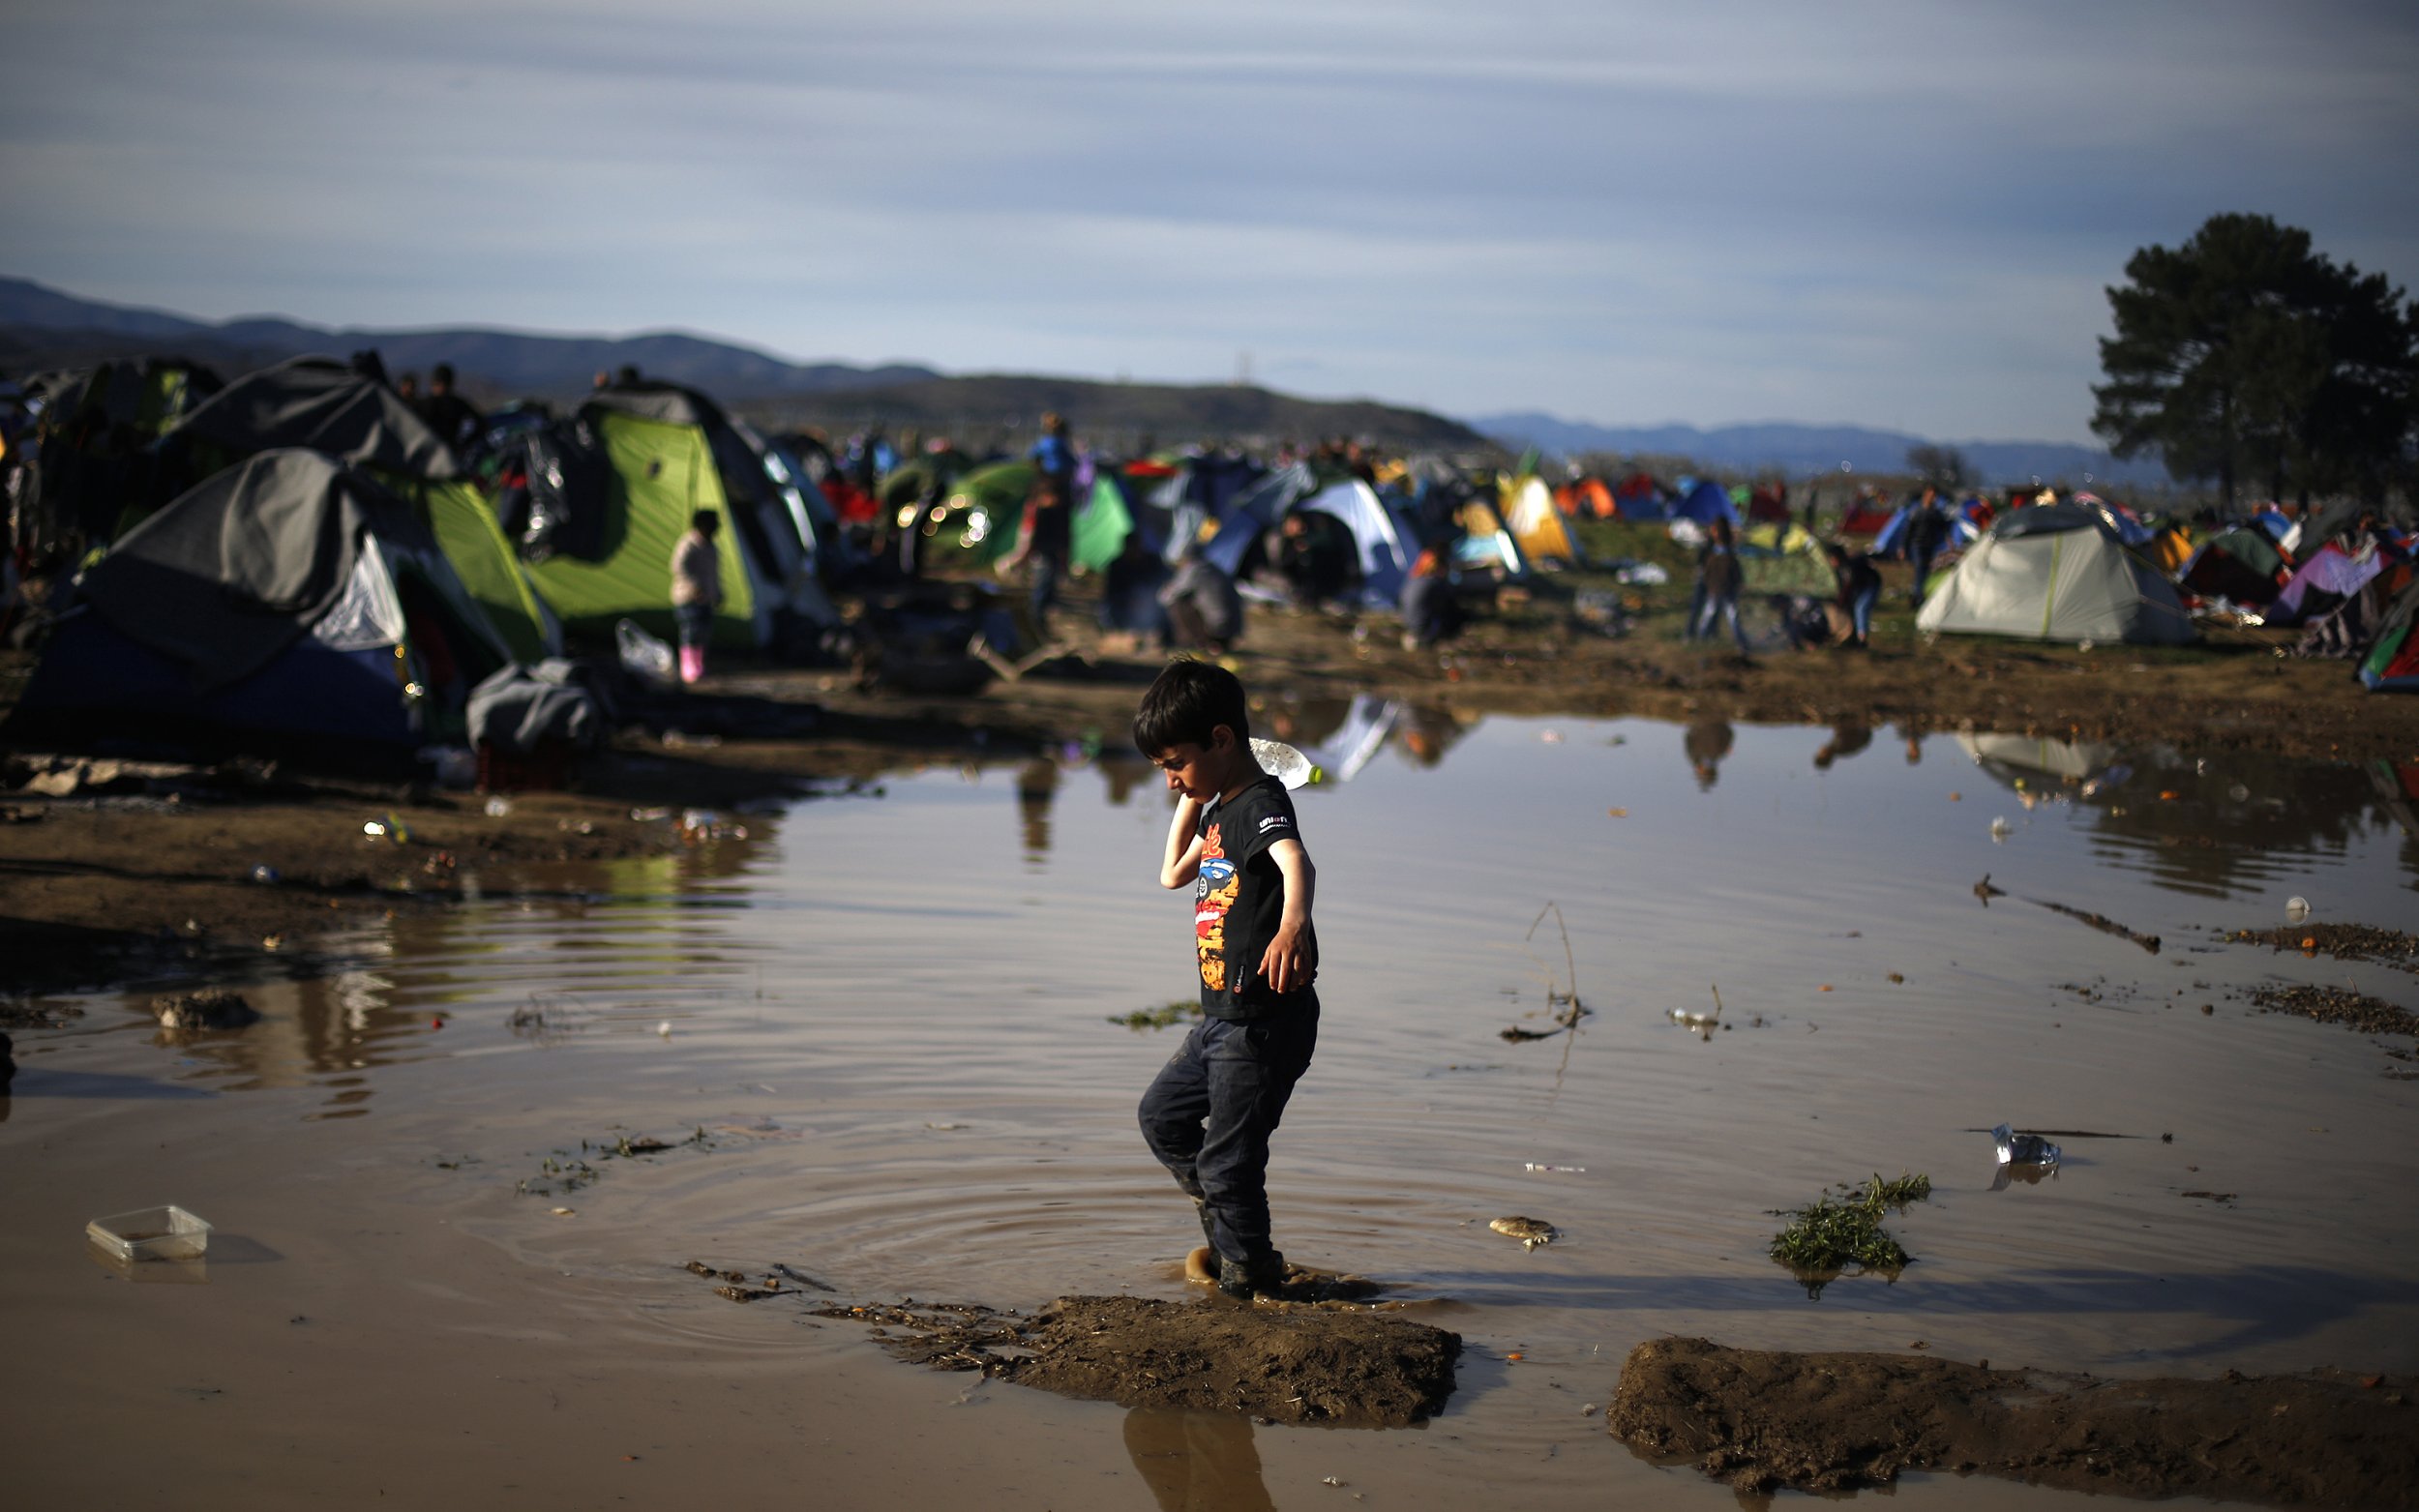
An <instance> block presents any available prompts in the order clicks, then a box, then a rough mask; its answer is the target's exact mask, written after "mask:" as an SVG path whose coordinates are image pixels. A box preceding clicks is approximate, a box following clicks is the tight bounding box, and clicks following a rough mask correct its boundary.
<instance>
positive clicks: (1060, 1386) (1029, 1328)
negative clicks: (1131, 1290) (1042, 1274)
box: [724, 1291, 1461, 1428]
mask: <svg viewBox="0 0 2419 1512" xmlns="http://www.w3.org/2000/svg"><path fill="white" fill-rule="evenodd" d="M724 1294H726V1295H729V1294H730V1293H729V1292H728V1291H726V1292H725V1293H724ZM760 1294H769V1293H760ZM813 1311H814V1312H815V1313H816V1314H817V1316H819V1317H824V1318H837V1319H853V1320H856V1321H862V1322H867V1323H871V1324H874V1325H875V1332H876V1333H877V1334H878V1335H881V1336H882V1337H883V1339H884V1342H885V1344H886V1346H887V1348H888V1349H890V1352H891V1353H893V1354H895V1355H897V1356H898V1357H899V1358H901V1359H904V1360H908V1361H910V1362H911V1363H915V1364H920V1365H927V1366H930V1367H932V1368H933V1369H935V1370H964V1371H980V1372H981V1373H982V1374H983V1375H985V1376H987V1377H993V1378H997V1379H1006V1380H1012V1381H1015V1382H1016V1383H1017V1384H1019V1385H1023V1386H1031V1387H1033V1388H1034V1389H1035V1390H1039V1391H1049V1392H1055V1393H1057V1394H1058V1395H1060V1396H1062V1397H1075V1398H1077V1399H1079V1400H1083V1401H1088V1402H1115V1403H1117V1404H1118V1405H1120V1407H1127V1408H1207V1409H1209V1410H1213V1411H1229V1412H1239V1413H1244V1414H1248V1415H1250V1416H1253V1417H1257V1418H1262V1419H1265V1420H1267V1421H1270V1422H1277V1423H1324V1424H1329V1425H1331V1426H1336V1427H1346V1428H1401V1427H1405V1426H1408V1425H1410V1424H1413V1423H1417V1422H1421V1421H1423V1420H1425V1419H1427V1418H1429V1417H1431V1416H1433V1415H1435V1414H1436V1413H1437V1412H1439V1411H1441V1410H1443V1408H1444V1406H1445V1401H1446V1399H1447V1398H1448V1397H1449V1396H1450V1395H1452V1390H1453V1362H1454V1360H1455V1359H1457V1358H1458V1357H1459V1356H1460V1353H1461V1336H1460V1335H1459V1334H1453V1333H1447V1332H1446V1331H1445V1330H1443V1329H1441V1328H1431V1327H1429V1326H1428V1325H1427V1324H1425V1323H1419V1322H1415V1321H1413V1320H1411V1319H1406V1318H1400V1317H1395V1316H1391V1315H1389V1314H1387V1313H1382V1312H1373V1311H1370V1310H1369V1309H1367V1308H1357V1307H1339V1306H1323V1305H1320V1304H1318V1303H1312V1302H1262V1303H1257V1304H1246V1303H1239V1302H1227V1301H1223V1300H1221V1299H1217V1298H1208V1299H1203V1300H1198V1301H1193V1302H1167V1301H1161V1300H1158V1299H1155V1298H1150V1297H1135V1296H1066V1297H1060V1298H1059V1299H1058V1300H1056V1301H1054V1302H1052V1303H1050V1304H1049V1305H1048V1306H1046V1307H1044V1308H1042V1309H1040V1310H1039V1311H1038V1312H1036V1313H1034V1314H1033V1315H1031V1316H1030V1317H1024V1316H1020V1315H1019V1314H1017V1313H1015V1312H1013V1311H1000V1310H998V1309H994V1308H990V1307H985V1306H982V1305H980V1304H975V1303H922V1304H918V1303H915V1302H913V1301H909V1302H906V1303H902V1304H900V1305H898V1306H895V1307H892V1306H874V1307H863V1306H858V1307H851V1306H843V1305H839V1304H825V1305H822V1306H819V1307H817V1308H815V1309H813ZM894 1329H896V1330H898V1331H897V1332H896V1333H893V1332H892V1330H894Z"/></svg>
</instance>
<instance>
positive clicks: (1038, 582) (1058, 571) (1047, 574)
mask: <svg viewBox="0 0 2419 1512" xmlns="http://www.w3.org/2000/svg"><path fill="white" fill-rule="evenodd" d="M1067 498H1068V495H1067V491H1066V484H1065V483H1064V482H1062V481H1061V480H1060V478H1059V477H1058V475H1056V474H1054V473H1047V472H1036V473H1034V474H1033V486H1032V488H1031V489H1030V490H1029V491H1028V492H1027V493H1026V495H1025V519H1024V523H1023V524H1022V525H1021V526H1020V527H1019V528H1018V531H1017V541H1016V549H1014V550H1012V551H1010V552H1009V553H1008V554H1007V555H1005V556H1003V557H1001V558H1000V565H999V567H998V569H997V571H998V572H999V574H1000V576H1001V577H1003V578H1004V577H1006V576H1007V575H1008V574H1009V573H1011V572H1013V571H1015V570H1016V567H1017V566H1018V564H1019V563H1022V562H1027V561H1030V562H1031V563H1032V564H1033V573H1032V584H1033V594H1032V608H1033V631H1034V633H1035V634H1036V635H1040V636H1043V637H1047V636H1048V635H1049V634H1050V609H1051V607H1052V606H1053V605H1055V604H1057V603H1058V602H1059V579H1060V578H1061V577H1062V576H1064V575H1065V572H1066V563H1067V557H1068V555H1069V554H1070V553H1071V552H1072V551H1073V550H1074V543H1075V523H1074V521H1075V511H1074V509H1073V508H1072V507H1071V506H1070V505H1069V504H1068V503H1067Z"/></svg>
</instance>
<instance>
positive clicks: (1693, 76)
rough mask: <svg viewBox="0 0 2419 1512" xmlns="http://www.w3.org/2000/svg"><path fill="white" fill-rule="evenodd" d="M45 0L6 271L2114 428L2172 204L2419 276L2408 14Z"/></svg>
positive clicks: (2040, 2)
mask: <svg viewBox="0 0 2419 1512" xmlns="http://www.w3.org/2000/svg"><path fill="white" fill-rule="evenodd" d="M9 10H10V13H11V14H10V15H8V17H7V19H6V23H5V29H4V31H0V35H4V36H5V38H6V52H5V62H0V76H5V78H6V87H5V88H0V273H11V274H15V275H18V276H22V277H28V278H33V279H38V280H40V281H42V282H46V283H50V284H53V285H56V286H59V287H63V288H65V289H67V290H69V291H71V292H74V293H78V294H83V295H86V296H90V297H94V298H101V299H107V300H112V301H118V302H125V303H133V304H141V305H148V306H156V307H160V308H164V309H169V310H173V311H178V312H181V313H187V314H193V315H198V316H202V317H205V318H212V319H217V318H224V317H228V316H233V315H238V314H255V313H277V314H284V315H289V316H293V317H295V318H298V319H303V320H309V321H314V322H320V323H342V324H357V325H457V324H478V325H496V326H508V327H513V328H517V329H524V330H540V331H555V332H580V333H608V334H626V333H631V332H636V331H642V330H657V329H664V328H678V329H683V330H689V331H695V332H700V333H703V334H707V335H712V336H717V337H722V338H726V339H731V340H736V341H743V342H746V343H748V344H752V345H757V346H762V347H764V348H767V349H769V350H772V351H775V352H778V353H780V354H782V355H784V356H788V357H791V358H800V359H818V358H840V359H844V360H849V361H857V362H866V361H876V360H881V359H891V358H900V359H908V360H912V361H919V362H926V363H930V364H932V365H935V366H937V367H940V368H941V369H943V370H946V371H1041V372H1063V373H1072V374H1078V375H1084V376H1095V377H1114V376H1117V375H1120V374H1125V375H1130V376H1132V377H1135V378H1150V379H1166V380H1173V381H1180V382H1199V381H1219V380H1224V379H1227V378H1230V377H1233V376H1234V375H1235V374H1236V371H1237V369H1238V364H1239V361H1240V360H1241V355H1242V354H1245V353H1248V354H1249V359H1248V360H1249V363H1250V372H1251V375H1252V377H1253V378H1255V379H1256V380H1258V381H1261V382H1264V383H1267V384H1269V385H1270V386H1272V387H1277V388H1282V389H1286V390H1289V391H1292V392H1296V393H1301V394H1310V395H1319V396H1345V395H1367V396H1372V397H1375V398H1379V399H1384V400H1395V401H1401V402H1410V403H1418V404H1423V405H1427V406H1429V407H1433V408H1437V409H1440V410H1443V411H1446V412H1448V413H1451V414H1456V415H1463V416H1469V415H1478V414H1489V413H1495V412H1499V411H1504V410H1510V409H1543V410H1547V411H1551V412H1553V413H1556V414H1559V415H1562V416H1565V417H1568V418H1576V419H1585V420H1593V421H1598V422H1601V423H1606V424H1656V423H1662V422H1667V421H1684V422H1689V423H1693V424H1698V425H1718V424H1726V423H1731V422H1740V421H1756V420H1801V421H1808V422H1848V423H1856V424H1865V425H1874V426H1882V427H1888V428H1894V429H1901V430H1913V431H1917V432H1920V433H1924V434H1926V435H1931V436H1934V437H1939V438H1944V439H1974V438H2013V437H2028V438H2029V437H2039V438H2046V439H2055V440H2076V441H2081V440H2088V439H2089V438H2090V437H2089V432H2088V429H2087V421H2088V419H2089V415H2090V411H2091V397H2090V393H2089V385H2090V383H2091V382H2092V381H2093V379H2094V377H2095V376H2096V374H2097V371H2098V352H2097V348H2096V346H2095V344H2094V339H2095V338H2096V337H2097V336H2099V335H2100V334H2102V333H2103V332H2104V331H2105V328H2106V309H2107V304H2106V299H2105V295H2104V294H2103V292H2102V290H2103V288H2104V286H2105V285H2106V284H2107V283H2110V282H2117V281H2119V280H2120V279H2121V278H2122V270H2123V267H2124V263H2125V260H2126V258H2127V257H2128V255H2130V254H2131V253H2132V252H2133V251H2134V250H2135V248H2137V247H2139V246H2141V245H2143V244H2145V243H2148V242H2154V241H2155V242H2165V243H2169V244H2173V243H2175V242H2179V241H2182V240H2184V239H2185V238H2187V237H2189V236H2190V235H2191V234H2192V232H2193V230H2194V228H2195V227H2196V226H2197V225H2198V224H2199V223H2200V222H2202V221H2203V220H2204V219H2206V218H2207V217H2208V216H2209V215H2211V214H2213V213H2216V212H2219V211H2227V210H2246V211H2256V212H2261V213H2265V214H2269V215H2273V216H2275V217H2277V218H2278V219H2280V220H2282V221H2285V222H2290V223H2293V224H2297V225H2301V226H2304V227H2307V228H2308V229H2310V230H2311V231H2312V232H2313V233H2314V235H2315V237H2316V239H2317V244H2318V246H2319V248H2320V249H2321V250H2323V251H2326V252H2330V253H2332V254H2334V255H2335V256H2337V257H2338V258H2348V259H2350V260H2352V261H2354V262H2356V263H2358V264H2359V265H2360V266H2361V267H2363V268H2364V269H2381V270H2382V271H2384V272H2386V273H2388V274H2389V275H2391V276H2392V277H2393V278H2394V279H2395V280H2396V281H2397V282H2402V283H2404V284H2405V285H2408V284H2411V283H2413V282H2419V174H2415V173H2414V171H2413V163H2419V90H2415V89H2414V88H2413V87H2412V80H2414V79H2419V7H2413V6H2410V5H2407V4H2400V3H2393V4H2375V5H2349V4H2326V3H2314V0H2297V3H2293V4H2282V3H2278V4H2266V5H2238V4H2227V3H2217V0H2173V3H2168V0H2143V3H2124V0H2119V3H2114V4H2111V3H2108V0H2092V3H2065V0H2031V3H2027V4H2021V5H2009V4H2002V3H1978V4H1946V3H1941V0H1927V3H1920V4H1903V5H1845V4H1837V5H1834V4H1807V3H1804V0H1789V3H1763V0H1758V3H1751V4H1720V3H1706V4H1671V3H1668V0H1665V3H1659V4H1655V5H1637V6H1627V5H1615V4H1609V3H1604V0H1574V3H1569V4H1560V3H1553V4H1519V3H1508V4H1499V5H1496V6H1493V7H1485V8H1482V7H1479V6H1476V5H1473V4H1470V3H1469V0H1451V3H1447V0H1397V3H1389V4H1378V3H1368V4H1338V3H1331V0H1286V3H1260V0H1220V3H1217V4H1214V5H1207V4H1205V5H1195V4H1150V3H1148V0H1145V3H1140V4H1137V3H1134V0H1120V3H1110V0H1098V3H1094V0H1065V3H1052V4H1028V5H1014V4H1009V3H1004V0H941V3H926V0H877V3H857V0H807V3H797V0H761V3H760V0H689V3H688V4H685V5H680V6H674V5H668V4H664V3H662V0H649V3H646V4H643V5H641V4H632V3H626V0H580V3H577V4H568V3H567V4H561V5H553V4H520V3H511V0H505V3H458V0H412V3H409V4H403V3H382V4H349V3H343V0H77V3H76V4H74V5H60V6H52V7H46V8H41V9H35V8H31V7H27V6H11V7H10V8H9Z"/></svg>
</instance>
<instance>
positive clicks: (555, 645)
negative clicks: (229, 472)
mask: <svg viewBox="0 0 2419 1512" xmlns="http://www.w3.org/2000/svg"><path fill="white" fill-rule="evenodd" d="M292 447H299V448H303V449H306V450H310V451H314V452H318V453H321V454H323V455H325V456H328V457H332V458H335V459H336V460H339V461H343V462H349V463H351V464H353V465H354V466H357V467H360V468H363V469H364V470H366V471H367V472H368V473H369V474H370V475H371V476H373V478H375V479H376V480H377V481H378V482H380V483H382V484H383V485H385V486H386V488H387V489H389V490H390V491H392V492H394V493H396V494H398V495H400V496H402V497H403V498H404V499H406V500H408V501H409V502H410V503H412V504H413V505H415V506H416V507H418V509H419V510H420V512H421V516H422V519H423V520H424V521H425V522H426V523H427V525H428V526H429V528H430V530H431V531H432V532H433V533H434V535H435V537H436V542H437V546H438V547H439V548H440V549H442V550H443V551H444V552H445V555H446V557H447V559H448V560H449V561H451V562H452V564H453V567H454V572H455V574H456V576H458V577H459V578H461V579H462V582H463V586H464V587H466V588H467V589H468V590H469V592H470V595H471V597H472V598H473V599H474V600H476V601H477V603H478V605H479V607H480V608H481V609H483V610H484V611H485V612H486V614H487V617H488V620H489V622H490V623H491V624H492V625H493V627H494V630H495V633H496V634H497V635H498V636H500V637H502V638H503V641H504V644H505V645H506V646H507V647H509V648H510V649H511V651H512V654H513V656H514V657H515V658H516V659H517V660H520V661H523V662H535V661H538V660H540V659H542V658H544V657H548V656H553V655H559V654H560V653H561V651H562V633H561V630H560V627H559V626H557V625H556V624H555V622H554V619H553V616H552V613H551V612H550V611H549V610H548V608H546V606H545V605H544V604H543V602H542V601H541V600H540V599H539V597H538V594H537V591H536V589H535V588H534V587H533V586H532V585H531V583H530V581H529V578H528V575H527V574H526V573H525V572H524V571H523V569H522V566H521V563H520V561H519V559H518V558H516V557H515V556H514V554H513V550H512V547H511V546H510V544H509V543H507V542H506V541H505V539H504V533H503V531H502V529H501V528H500V527H498V526H497V524H496V522H495V515H494V512H493V510H491V509H490V508H489V507H488V503H487V500H486V499H485V498H484V497H483V496H482V495H481V494H480V492H479V490H478V487H477V486H476V485H475V484H473V483H472V482H471V481H470V480H469V478H468V477H467V475H466V474H465V473H464V471H463V467H462V465H461V462H460V461H459V460H457V459H456V457H455V455H454V453H453V450H452V448H450V447H448V446H447V445H446V444H445V442H444V440H443V439H442V438H440V437H439V436H438V435H437V433H436V432H435V431H434V430H431V429H430V428H429V426H428V424H427V423H426V422H425V421H423V420H422V419H421V418H420V416H419V415H418V414H416V413H415V412H414V411H413V410H412V407H411V406H410V405H409V404H407V403H405V402H404V401H403V396H402V395H400V394H398V393H396V392H395V391H394V390H393V389H391V388H389V387H387V386H386V385H385V384H384V383H382V382H380V381H378V380H377V379H375V378H373V377H370V376H368V375H366V374H364V373H362V372H360V371H356V370H355V369H354V368H352V367H351V366H350V365H349V364H346V363H341V362H337V361H335V360H333V359H331V358H326V357H296V358H293V359H291V360H289V361H286V362H282V363H279V364H277V365H275V366H274V367H269V368H263V369H260V370H258V371H254V372H248V373H246V374H244V375H243V376H242V377H240V378H237V379H236V380H235V381H234V382H233V383H230V384H228V385H227V386H226V387H225V388H224V389H223V390H222V391H220V392H219V393H218V394H217V395H216V396H214V397H213V398H211V399H210V400H208V401H206V402H204V403H202V404H200V405H198V406H197V407H195V408H194V411H193V413H191V414H190V415H187V416H186V417H185V418H184V419H183V420H182V421H181V422H180V423H179V424H178V425H177V426H176V427H175V428H174V429H173V430H170V431H169V432H168V434H167V436H166V438H165V440H164V450H165V451H166V452H168V453H169V454H170V455H171V456H173V457H175V458H176V459H178V460H179V464H180V465H181V466H182V467H184V468H185V469H187V470H188V471H193V470H195V469H204V470H206V471H209V472H215V471H217V470H219V469H220V468H221V467H223V466H224V465H226V464H228V463H230V462H233V461H236V460H241V459H243V458H247V457H253V456H255V455H257V454H259V453H262V452H268V451H274V450H278V449H281V448H292Z"/></svg>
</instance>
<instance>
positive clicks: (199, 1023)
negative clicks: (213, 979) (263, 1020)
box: [151, 987, 260, 1029]
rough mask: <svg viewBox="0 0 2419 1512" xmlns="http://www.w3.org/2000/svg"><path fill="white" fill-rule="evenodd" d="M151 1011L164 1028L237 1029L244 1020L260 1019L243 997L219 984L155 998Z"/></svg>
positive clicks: (241, 994) (254, 1020)
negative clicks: (190, 991)
mask: <svg viewBox="0 0 2419 1512" xmlns="http://www.w3.org/2000/svg"><path fill="white" fill-rule="evenodd" d="M151 1011H152V1013H153V1014H154V1015H155V1016H156V1017H157V1018H158V1019H159V1021H160V1027H162V1028H164V1029H240V1028H242V1027H243V1026H244V1025H245V1024H247V1023H259V1022H260V1015H259V1014H257V1013H255V1012H254V1010H253V1006H252V1004H250V1003H248V1002H246V1001H245V1000H244V994H243V993H231V992H228V991H227V990H226V989H225V988H223V987H209V988H204V989H202V990H201V991H200V992H198V993H175V994H173V995H171V996H167V997H155V998H153V999H152V1000H151Z"/></svg>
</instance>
